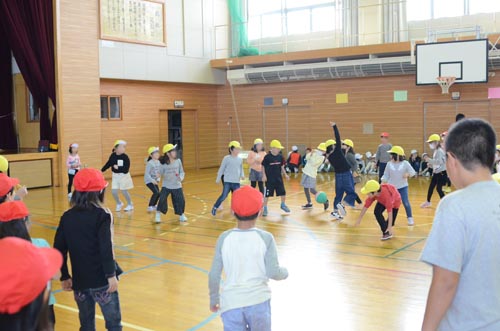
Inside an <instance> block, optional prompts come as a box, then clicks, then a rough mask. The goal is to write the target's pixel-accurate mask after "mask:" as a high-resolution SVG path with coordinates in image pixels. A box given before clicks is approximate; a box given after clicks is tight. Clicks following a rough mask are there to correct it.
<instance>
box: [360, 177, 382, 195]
mask: <svg viewBox="0 0 500 331" xmlns="http://www.w3.org/2000/svg"><path fill="white" fill-rule="evenodd" d="M378 190H380V184H379V182H377V181H376V180H373V179H372V180H369V181H367V182H366V184H365V186H364V187H363V188H362V189H361V194H368V193H373V192H378Z"/></svg>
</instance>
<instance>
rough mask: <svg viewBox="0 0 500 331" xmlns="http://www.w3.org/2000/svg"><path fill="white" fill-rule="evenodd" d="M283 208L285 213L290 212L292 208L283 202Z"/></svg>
mask: <svg viewBox="0 0 500 331" xmlns="http://www.w3.org/2000/svg"><path fill="white" fill-rule="evenodd" d="M281 210H283V211H284V212H285V213H289V212H290V208H288V207H287V205H285V204H284V203H282V204H281Z"/></svg>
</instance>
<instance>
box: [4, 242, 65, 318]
mask: <svg viewBox="0 0 500 331" xmlns="http://www.w3.org/2000/svg"><path fill="white" fill-rule="evenodd" d="M0 252H2V258H1V259H0V313H2V314H10V315H12V314H15V313H18V312H19V311H20V310H21V309H22V308H23V307H24V306H26V305H28V304H29V303H31V302H33V300H35V299H36V297H37V296H39V295H40V294H41V293H42V291H43V290H44V289H45V287H46V286H47V282H48V281H49V280H50V279H51V278H52V277H53V276H54V275H55V274H56V273H57V271H58V270H59V268H61V265H62V255H61V253H60V252H59V251H58V250H56V249H53V248H37V247H35V246H34V245H33V244H32V243H31V242H29V241H27V240H24V239H21V238H16V237H6V238H3V239H0Z"/></svg>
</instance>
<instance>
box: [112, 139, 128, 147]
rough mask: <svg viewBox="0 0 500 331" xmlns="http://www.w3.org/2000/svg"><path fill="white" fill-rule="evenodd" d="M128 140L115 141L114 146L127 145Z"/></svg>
mask: <svg viewBox="0 0 500 331" xmlns="http://www.w3.org/2000/svg"><path fill="white" fill-rule="evenodd" d="M126 144H127V142H126V141H125V140H121V139H118V140H117V141H115V144H114V145H113V146H118V145H126Z"/></svg>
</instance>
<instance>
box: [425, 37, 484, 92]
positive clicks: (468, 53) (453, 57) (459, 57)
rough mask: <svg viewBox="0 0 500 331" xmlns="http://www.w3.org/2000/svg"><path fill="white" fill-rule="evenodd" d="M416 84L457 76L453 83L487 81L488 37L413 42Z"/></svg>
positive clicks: (428, 83)
mask: <svg viewBox="0 0 500 331" xmlns="http://www.w3.org/2000/svg"><path fill="white" fill-rule="evenodd" d="M416 61H417V75H416V76H417V77H416V83H417V85H430V84H436V78H437V77H443V76H446V77H448V76H451V77H456V80H455V84H463V83H487V82H488V40H487V39H476V40H463V41H452V42H439V43H429V44H417V45H416Z"/></svg>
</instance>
